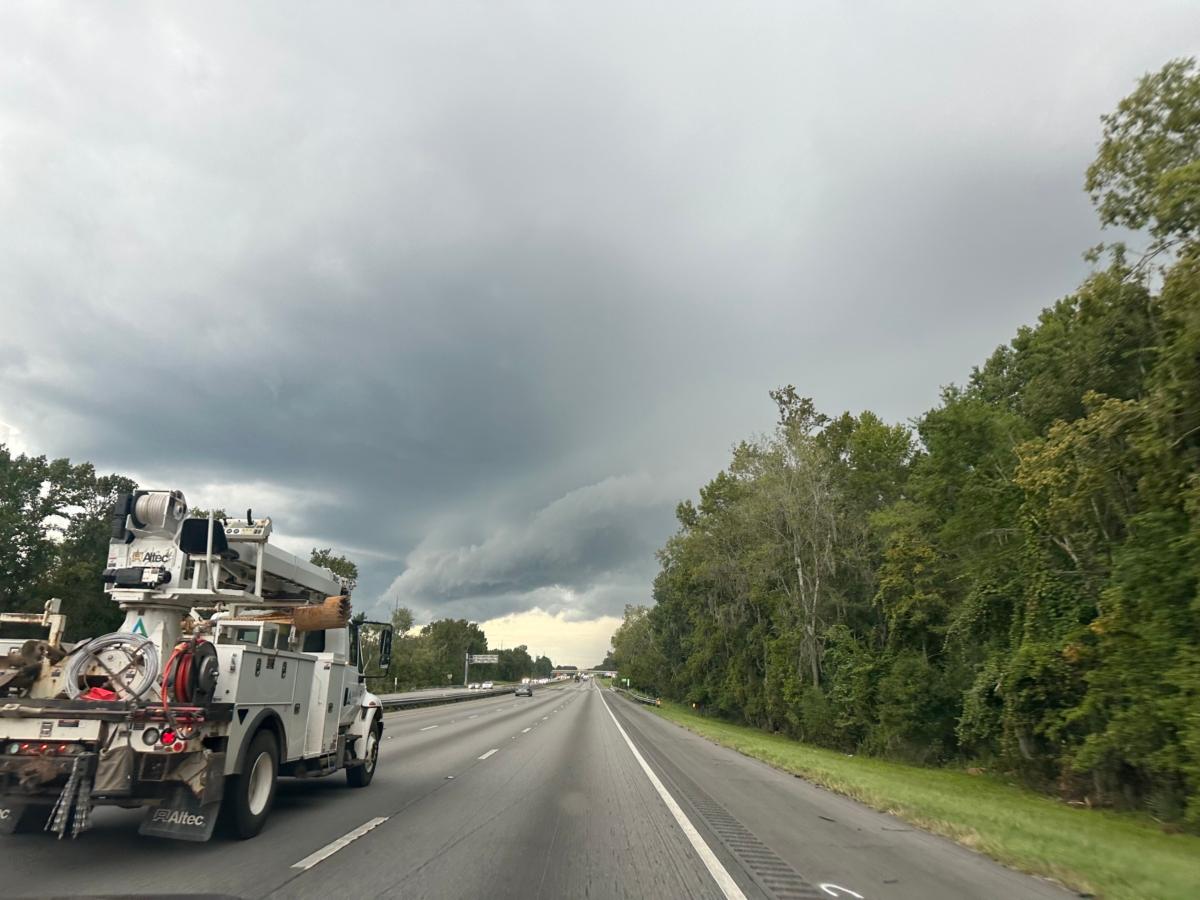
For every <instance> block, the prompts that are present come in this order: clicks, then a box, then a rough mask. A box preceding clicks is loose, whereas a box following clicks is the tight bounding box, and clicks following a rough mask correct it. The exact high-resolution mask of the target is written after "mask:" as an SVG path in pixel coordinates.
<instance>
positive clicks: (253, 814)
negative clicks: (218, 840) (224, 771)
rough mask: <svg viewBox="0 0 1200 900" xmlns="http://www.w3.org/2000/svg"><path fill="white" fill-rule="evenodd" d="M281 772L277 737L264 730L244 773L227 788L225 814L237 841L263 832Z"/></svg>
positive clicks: (252, 744) (248, 755)
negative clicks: (276, 743) (279, 772)
mask: <svg viewBox="0 0 1200 900" xmlns="http://www.w3.org/2000/svg"><path fill="white" fill-rule="evenodd" d="M278 771H279V750H278V748H277V747H276V746H275V735H273V734H271V732H269V731H267V730H266V729H265V728H264V729H263V730H261V731H259V732H258V733H257V734H255V735H254V739H253V740H251V741H250V748H249V749H248V750H247V751H246V765H245V767H244V768H243V769H242V773H241V774H240V775H234V776H233V777H231V778H230V779H229V780H228V781H227V783H226V785H225V801H224V803H223V804H222V806H223V809H222V812H224V814H225V821H226V824H227V825H228V828H229V830H230V832H231V833H232V834H233V836H234V837H236V838H238V839H239V840H245V839H246V838H252V837H254V836H255V835H256V834H258V833H259V832H260V831H262V828H263V825H264V824H266V821H267V815H268V814H269V813H270V812H271V804H272V803H273V802H274V800H275V780H276V775H277V773H278Z"/></svg>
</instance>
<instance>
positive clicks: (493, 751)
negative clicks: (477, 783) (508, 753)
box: [479, 747, 500, 759]
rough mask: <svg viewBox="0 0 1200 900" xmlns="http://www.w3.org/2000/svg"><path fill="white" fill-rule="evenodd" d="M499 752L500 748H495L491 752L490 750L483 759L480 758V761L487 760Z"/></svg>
mask: <svg viewBox="0 0 1200 900" xmlns="http://www.w3.org/2000/svg"><path fill="white" fill-rule="evenodd" d="M499 752H500V748H499V747H493V748H492V749H491V750H489V751H488V752H487V753H485V754H483V756H481V757H479V758H480V759H487V758H488V757H489V756H491V755H492V754H493V753H499Z"/></svg>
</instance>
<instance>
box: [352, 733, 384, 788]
mask: <svg viewBox="0 0 1200 900" xmlns="http://www.w3.org/2000/svg"><path fill="white" fill-rule="evenodd" d="M382 736H383V727H382V726H381V725H380V724H379V723H378V722H376V723H375V724H374V725H373V726H371V730H370V731H368V732H367V737H366V741H367V743H366V746H365V747H364V748H363V750H364V751H365V752H364V754H363V757H364V759H365V760H366V762H364V763H363V764H362V765H361V766H351V767H350V768H349V769H347V770H346V783H347V784H348V785H350V787H353V788H361V787H366V786H367V785H368V784H370V783H371V779H372V778H374V777H375V769H376V767H377V766H378V765H379V739H380V738H381V737H382Z"/></svg>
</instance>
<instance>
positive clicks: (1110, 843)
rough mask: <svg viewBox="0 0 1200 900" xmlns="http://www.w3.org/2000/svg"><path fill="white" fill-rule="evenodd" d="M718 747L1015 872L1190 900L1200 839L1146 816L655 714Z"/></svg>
mask: <svg viewBox="0 0 1200 900" xmlns="http://www.w3.org/2000/svg"><path fill="white" fill-rule="evenodd" d="M654 711H655V712H657V713H659V714H660V715H661V716H663V717H664V718H666V719H669V720H671V721H672V722H675V723H676V724H679V725H682V726H684V727H685V728H688V729H690V730H691V731H694V732H696V733H697V734H700V735H702V736H704V737H706V738H708V739H710V740H712V741H715V742H717V743H718V744H723V745H724V746H726V747H730V748H732V749H734V750H737V751H739V752H740V753H743V754H745V755H746V756H751V757H754V758H756V759H761V760H763V761H764V762H766V763H769V764H770V765H772V766H774V767H776V768H778V769H783V770H784V771H787V772H791V773H793V774H795V775H800V776H803V777H804V778H806V779H807V780H809V781H812V782H814V783H815V784H819V785H822V786H823V787H827V788H829V789H830V790H833V791H836V792H837V793H839V794H844V795H845V796H847V797H851V798H853V799H855V800H858V801H860V802H862V803H865V804H867V805H868V806H871V807H874V808H875V809H879V810H883V811H885V812H889V813H892V814H894V815H896V816H899V817H900V818H902V819H905V820H907V821H909V822H912V823H914V824H916V825H919V826H921V827H922V828H925V829H927V830H929V831H932V832H934V833H936V834H941V835H944V836H946V837H949V838H952V839H954V840H956V841H958V842H959V843H962V844H965V845H966V846H968V847H970V848H972V849H974V850H978V851H980V852H982V853H986V854H987V855H988V856H991V857H992V858H994V859H997V860H999V861H1001V862H1003V863H1005V864H1007V865H1009V866H1012V867H1013V868H1016V869H1021V870H1022V871H1025V872H1030V873H1033V874H1036V875H1043V876H1046V877H1049V878H1054V879H1056V880H1058V881H1060V882H1062V883H1063V884H1065V885H1068V886H1069V887H1071V888H1074V889H1075V890H1078V891H1081V892H1086V893H1094V894H1097V895H1099V896H1103V897H1106V898H1128V900H1141V898H1146V897H1158V898H1171V900H1174V898H1179V900H1185V898H1192V897H1195V895H1196V886H1197V885H1198V884H1200V837H1196V836H1194V835H1189V834H1181V833H1176V834H1166V833H1164V832H1163V830H1162V828H1161V827H1160V826H1159V825H1158V823H1156V822H1154V821H1153V820H1151V819H1150V818H1148V817H1146V816H1144V815H1135V814H1129V813H1115V812H1110V811H1104V810H1088V809H1080V808H1077V807H1072V806H1068V805H1067V804H1065V803H1062V802H1059V801H1056V800H1053V799H1051V798H1049V797H1046V796H1044V795H1041V794H1037V793H1034V792H1032V791H1029V790H1026V789H1024V788H1021V787H1018V786H1017V785H1015V784H1012V783H1010V782H1008V781H1006V780H1004V779H1003V778H998V777H996V776H994V775H991V774H989V773H982V772H981V773H978V774H968V773H967V772H966V771H964V770H961V769H959V770H952V769H932V768H926V767H919V766H912V765H906V764H903V763H897V762H892V761H888V760H882V759H876V758H871V757H867V756H848V755H846V754H845V753H839V752H837V751H833V750H826V749H822V748H819V747H812V746H809V745H806V744H801V743H799V742H797V741H795V740H792V739H790V738H787V737H784V736H782V735H773V734H764V733H763V732H762V731H759V730H758V729H755V728H750V727H747V726H743V725H731V724H729V723H726V722H720V721H717V720H714V719H711V718H707V717H705V716H702V715H700V714H698V713H696V712H694V711H693V710H691V709H690V708H688V707H686V706H683V705H682V704H678V703H670V702H664V704H663V706H662V708H661V709H657V710H654Z"/></svg>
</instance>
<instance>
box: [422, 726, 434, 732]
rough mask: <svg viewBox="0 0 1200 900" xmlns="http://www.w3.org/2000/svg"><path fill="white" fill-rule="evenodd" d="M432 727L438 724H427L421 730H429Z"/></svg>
mask: <svg viewBox="0 0 1200 900" xmlns="http://www.w3.org/2000/svg"><path fill="white" fill-rule="evenodd" d="M431 728H437V726H436V725H426V726H425V727H424V728H421V729H419V730H420V731H429V730H430V729H431Z"/></svg>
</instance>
